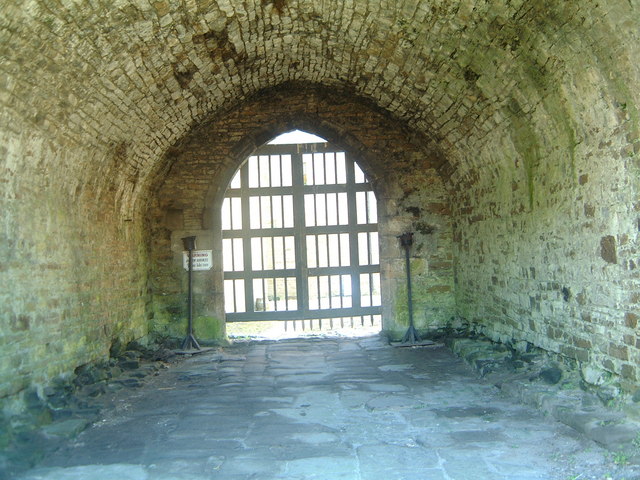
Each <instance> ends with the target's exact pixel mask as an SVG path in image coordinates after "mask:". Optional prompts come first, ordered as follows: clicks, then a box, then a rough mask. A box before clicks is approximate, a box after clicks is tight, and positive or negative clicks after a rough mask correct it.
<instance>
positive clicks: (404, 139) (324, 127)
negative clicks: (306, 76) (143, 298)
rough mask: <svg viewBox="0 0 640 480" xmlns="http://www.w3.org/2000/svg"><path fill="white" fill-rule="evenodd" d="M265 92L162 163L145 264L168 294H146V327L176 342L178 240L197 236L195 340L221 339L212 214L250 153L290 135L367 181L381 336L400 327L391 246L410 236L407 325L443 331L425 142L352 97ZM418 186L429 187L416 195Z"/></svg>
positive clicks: (434, 192)
mask: <svg viewBox="0 0 640 480" xmlns="http://www.w3.org/2000/svg"><path fill="white" fill-rule="evenodd" d="M269 93H270V94H269V95H267V94H264V95H261V96H259V97H257V98H255V99H254V100H253V101H252V102H249V103H247V104H245V105H244V106H243V107H242V108H241V109H240V110H237V111H232V112H230V113H229V114H228V115H226V116H224V117H223V118H219V119H218V120H217V121H215V122H212V123H209V124H206V125H204V126H202V127H200V128H198V129H197V130H195V131H194V132H193V133H192V134H191V135H190V136H189V137H187V139H185V141H184V142H183V143H182V144H181V146H180V149H179V150H176V151H174V152H173V153H172V158H171V159H169V160H168V161H169V163H171V164H172V167H171V171H170V173H169V174H168V175H167V177H166V179H165V180H164V182H163V184H162V185H161V186H160V187H159V189H158V193H159V195H158V199H157V202H156V206H155V207H154V217H155V219H156V220H157V224H156V228H157V230H156V232H157V235H159V237H158V236H156V233H154V237H156V240H155V241H154V247H155V251H154V252H153V257H154V268H155V272H156V273H154V278H156V279H158V280H160V281H162V282H163V284H164V286H166V287H167V290H168V289H170V293H169V292H166V293H164V294H163V291H162V289H156V290H155V292H154V314H153V317H154V318H153V319H152V328H153V329H154V330H156V331H158V332H164V333H165V334H169V335H176V336H179V335H180V334H181V329H182V326H181V322H182V320H181V318H182V317H183V316H184V315H183V312H182V310H183V307H182V305H183V304H184V300H183V298H184V285H183V283H184V280H182V279H181V278H182V277H184V273H183V272H181V271H179V269H178V268H177V265H178V261H179V257H180V255H181V249H182V247H181V244H180V242H179V239H180V238H181V237H182V236H185V235H197V236H199V238H201V239H202V241H203V243H202V246H201V247H200V248H210V249H212V250H213V254H214V265H213V269H212V270H211V271H209V272H197V273H196V278H195V282H194V285H195V293H196V334H197V335H199V337H200V338H202V337H203V336H207V335H213V334H215V336H216V337H217V338H221V337H223V336H224V318H225V311H224V283H223V265H222V250H221V247H222V236H221V220H222V219H221V216H220V206H221V205H222V201H223V199H224V193H225V190H226V187H227V185H228V184H229V182H230V181H231V179H232V177H233V175H234V174H235V172H236V170H237V168H238V167H239V165H240V164H241V163H242V161H244V160H245V159H246V158H247V157H248V156H250V155H251V154H252V153H253V152H254V151H255V150H256V148H257V147H258V146H259V145H262V144H264V143H266V142H267V141H269V140H270V139H271V138H273V137H275V136H276V135H278V134H280V133H283V132H285V131H288V130H291V129H294V128H300V129H301V130H305V131H309V132H312V133H315V134H318V135H320V136H321V137H323V138H325V139H327V140H328V141H330V142H331V143H333V144H336V145H338V146H340V147H341V148H343V149H344V150H345V151H348V152H349V154H350V155H351V156H352V157H353V158H354V160H356V161H357V162H358V164H359V165H360V166H361V167H362V169H363V171H364V173H365V174H366V175H367V177H368V178H369V179H370V180H371V184H372V185H373V189H374V191H375V194H376V196H377V198H378V224H379V241H380V269H381V277H382V285H381V287H382V292H383V297H382V323H383V330H385V331H386V332H387V333H389V335H391V336H395V337H398V336H401V335H402V334H403V333H404V331H405V330H406V326H407V321H408V316H407V304H406V277H405V271H404V257H403V251H402V250H401V248H400V246H399V244H398V240H397V236H398V235H400V234H401V233H403V232H405V231H407V230H412V231H415V232H416V246H415V249H414V251H413V254H412V256H413V259H412V272H413V274H414V278H413V281H414V282H415V285H417V286H419V287H418V288H416V290H417V291H418V292H420V294H419V295H418V296H417V297H416V298H414V308H415V311H416V312H417V313H416V324H417V326H418V328H419V329H421V330H437V329H439V328H443V327H445V326H446V325H448V324H449V322H450V320H451V318H452V317H453V316H454V310H453V270H452V263H451V257H450V248H451V224H450V220H449V218H448V205H447V202H446V192H445V190H444V187H443V183H442V180H441V177H440V173H439V172H438V168H440V167H442V162H441V161H439V160H438V158H439V157H438V156H437V154H436V153H435V152H434V151H430V150H427V149H425V146H424V145H425V144H428V142H425V141H424V139H422V140H423V141H422V143H420V142H416V143H414V141H415V140H416V138H415V137H414V136H413V134H411V133H410V132H407V131H406V130H404V129H403V128H402V127H401V125H400V124H398V123H396V122H394V121H393V120H392V119H390V118H389V117H386V116H385V115H384V114H382V113H381V112H380V111H378V110H376V109H375V108H372V107H371V106H370V105H368V104H367V103H366V102H363V101H359V100H355V101H354V98H353V97H350V98H347V97H343V96H341V95H340V94H338V93H336V92H328V91H326V90H324V89H319V88H300V89H299V90H297V89H293V90H287V91H286V92H285V91H280V90H276V91H272V92H269ZM418 165H419V166H420V167H418V168H417V169H416V167H417V166H418ZM424 185H429V188H428V189H426V190H425V189H424V188H421V187H422V186H424ZM162 236H164V238H160V237H162ZM162 250H163V251H164V252H165V253H163V251H162ZM167 251H169V252H172V253H171V255H169V256H167V254H166V252H167ZM163 257H164V258H163ZM165 281H166V283H165ZM158 286H161V287H162V286H163V285H160V283H159V284H158ZM212 292H213V293H212ZM198 312H199V313H198ZM212 325H214V327H211V326H212ZM203 332H205V333H204V335H203Z"/></svg>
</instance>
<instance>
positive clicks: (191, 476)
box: [21, 337, 640, 480]
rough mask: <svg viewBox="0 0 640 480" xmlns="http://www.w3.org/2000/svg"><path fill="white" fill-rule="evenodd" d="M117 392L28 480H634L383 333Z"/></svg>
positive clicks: (221, 359)
mask: <svg viewBox="0 0 640 480" xmlns="http://www.w3.org/2000/svg"><path fill="white" fill-rule="evenodd" d="M111 395H113V399H112V401H111V402H112V404H113V406H114V408H113V410H110V411H106V412H104V416H103V418H101V419H100V421H98V422H96V423H95V424H94V425H93V426H92V427H91V428H89V429H88V430H86V431H84V432H83V433H81V434H80V435H78V436H77V437H75V438H70V439H68V440H65V441H63V443H62V444H61V448H60V449H59V450H58V451H57V452H55V453H53V454H51V455H49V456H48V457H47V458H45V459H44V460H43V462H42V463H41V465H39V466H38V468H37V469H35V470H32V471H30V472H27V473H25V474H24V475H23V476H22V477H21V480H76V479H80V478H81V479H82V480H102V479H107V478H108V479H115V478H117V479H123V480H169V479H172V480H210V479H213V480H216V479H220V480H276V479H277V480H310V479H322V480H325V479H326V480H334V479H348V480H409V479H411V480H414V479H428V480H441V479H442V480H485V479H486V480H506V479H509V480H538V479H540V480H542V479H544V480H567V479H570V478H580V480H603V479H605V478H611V479H614V480H621V479H622V478H624V479H626V480H633V479H634V478H638V476H640V472H637V471H636V470H634V467H624V466H622V465H619V464H616V463H615V462H614V461H613V460H614V459H613V458H612V457H611V456H610V455H608V454H607V452H606V451H604V450H603V449H601V448H600V447H599V446H598V445H597V444H595V443H594V442H592V441H590V440H588V439H586V437H583V436H581V435H580V434H578V433H576V432H575V431H574V430H571V429H569V428H568V427H567V426H565V425H562V424H559V423H556V422H553V421H551V420H549V419H548V418H545V417H544V416H543V415H542V414H540V413H539V412H537V411H536V410H534V409H532V408H530V407H525V406H522V405H519V404H515V403H513V402H510V401H509V400H507V399H505V398H504V397H503V396H502V395H501V394H500V391H499V390H497V389H496V388H495V387H493V386H491V385H488V384H486V383H483V381H482V380H480V379H478V378H477V377H476V376H475V374H474V373H473V372H471V371H470V370H469V369H468V368H467V367H466V366H465V365H464V364H463V363H462V362H461V361H460V360H458V359H457V358H455V357H454V356H453V355H452V354H451V352H449V351H448V350H447V349H445V348H442V347H437V348H434V347H430V348H425V349H420V348H403V349H394V348H392V347H390V346H388V345H387V344H385V342H384V341H382V340H381V339H380V338H379V337H371V338H364V339H362V338H361V339H349V338H331V339H322V338H318V339H309V340H292V341H278V342H273V341H272V342H254V343H240V344H236V345H233V346H231V347H228V348H225V349H224V350H222V351H220V350H212V351H209V352H205V353H202V354H200V355H196V356H193V357H190V358H189V357H187V358H184V359H183V360H182V361H181V362H179V363H177V364H175V365H173V366H172V367H171V368H170V369H168V370H164V371H162V372H160V373H159V375H157V376H154V377H152V378H150V379H149V380H146V381H145V382H142V385H141V386H140V387H138V388H136V389H135V390H127V389H123V390H120V391H117V392H115V393H112V394H111ZM615 433H616V434H617V435H618V436H620V435H619V432H615ZM616 438H618V437H616ZM587 452H588V453H587ZM605 475H610V477H606V476H605ZM634 475H635V476H634Z"/></svg>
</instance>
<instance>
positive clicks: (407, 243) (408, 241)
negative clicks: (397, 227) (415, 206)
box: [398, 232, 420, 344]
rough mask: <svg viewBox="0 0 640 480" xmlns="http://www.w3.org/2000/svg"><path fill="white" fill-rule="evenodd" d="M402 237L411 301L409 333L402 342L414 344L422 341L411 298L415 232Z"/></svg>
mask: <svg viewBox="0 0 640 480" xmlns="http://www.w3.org/2000/svg"><path fill="white" fill-rule="evenodd" d="M398 238H399V239H400V245H402V246H403V247H404V252H405V263H406V270H407V301H408V302H409V305H408V306H409V329H408V330H407V333H405V334H404V337H402V340H401V343H404V344H414V343H417V342H419V341H420V337H419V336H418V332H416V328H415V326H414V324H413V302H412V299H411V262H410V259H409V250H411V245H413V232H407V233H403V234H402V235H400V236H399V237H398Z"/></svg>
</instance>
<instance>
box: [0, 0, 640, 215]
mask: <svg viewBox="0 0 640 480" xmlns="http://www.w3.org/2000/svg"><path fill="white" fill-rule="evenodd" d="M632 3H633V2H628V1H627V0H611V1H608V2H603V3H602V4H598V3H597V2H592V1H577V2H567V1H566V0H557V1H535V2H527V1H506V2H497V1H495V2H493V1H476V2H458V1H442V0H440V1H434V0H431V1H427V0H424V1H419V0H405V1H402V0H400V1H384V0H370V1H365V0H359V1H345V0H274V1H267V0H245V1H240V0H217V1H216V0H201V1H195V0H183V1H180V2H178V1H168V0H165V1H153V0H135V1H125V0H84V1H83V0H60V1H57V2H52V1H50V0H31V1H22V2H20V1H12V2H4V5H3V6H2V7H0V10H1V14H0V29H1V34H0V35H1V36H0V45H1V47H0V49H1V53H2V57H3V60H2V62H1V68H2V71H3V72H4V77H3V82H4V83H5V87H6V88H5V90H6V92H7V93H5V95H6V97H5V99H4V100H5V104H7V105H8V108H9V110H11V111H13V112H19V113H20V115H21V116H23V117H26V118H27V119H28V120H29V121H30V122H31V124H32V127H33V126H35V127H37V128H38V129H40V130H42V131H45V132H48V133H49V134H50V135H51V136H53V137H55V138H58V139H61V138H63V139H64V142H68V143H69V145H78V146H81V147H82V148H83V149H89V150H90V151H91V152H92V153H91V155H89V156H87V157H86V162H87V163H86V165H80V166H77V167H76V168H77V169H78V170H77V176H78V178H83V179H84V180H83V181H84V182H88V183H93V184H94V185H96V186H98V187H99V186H100V184H101V182H103V181H104V180H106V179H109V180H110V181H111V180H112V181H113V182H114V183H115V185H116V187H115V188H120V189H122V188H124V187H122V186H121V185H120V184H119V183H118V182H121V183H122V179H129V185H130V187H129V188H130V191H129V193H128V195H129V197H128V201H129V202H130V204H131V205H133V203H134V201H135V199H136V198H137V196H139V193H141V192H144V191H145V182H146V178H147V177H148V176H149V173H150V172H152V171H153V169H154V168H156V167H157V165H158V162H159V161H160V160H161V159H162V157H163V154H164V152H165V151H166V150H167V149H168V148H169V147H170V146H171V145H173V144H175V143H176V142H177V141H178V140H179V139H180V138H182V137H183V136H185V135H186V134H187V133H188V132H189V131H190V130H191V129H192V128H193V127H195V126H197V125H198V124H199V123H201V122H202V121H204V120H205V119H207V118H211V116H215V114H216V112H219V111H220V110H221V109H223V108H224V109H228V108H231V107H232V106H233V105H234V104H238V103H241V102H242V101H243V100H245V99H247V98H248V97H249V96H251V95H252V94H254V93H256V92H258V91H260V90H261V89H264V88H266V87H272V86H276V85H279V84H281V83H283V82H286V81H292V80H293V81H302V82H313V83H318V84H323V85H341V86H347V87H348V88H349V89H350V90H352V91H354V92H355V93H357V94H359V95H361V96H363V97H366V98H368V99H370V100H372V101H373V102H375V103H376V104H377V105H378V106H380V107H381V108H383V109H386V110H387V111H388V112H390V114H391V115H393V116H394V117H396V118H398V119H399V120H401V121H403V122H406V124H407V125H409V126H410V127H412V128H414V129H416V130H418V131H420V132H423V133H424V134H426V135H428V136H429V137H430V138H432V139H434V140H435V141H436V142H437V143H439V146H440V148H441V150H442V151H443V152H444V154H445V155H446V156H447V157H448V160H449V162H451V163H452V164H453V165H454V166H455V167H456V168H458V169H460V170H461V171H463V170H465V169H468V168H470V167H471V166H472V165H473V163H474V162H476V161H477V159H476V157H475V155H474V152H475V151H477V149H478V148H480V146H481V145H482V143H483V141H484V140H483V139H484V138H485V137H487V135H488V134H490V133H491V132H492V131H494V130H495V129H496V128H502V126H504V125H515V128H519V127H518V126H519V125H520V126H521V125H522V124H523V122H524V123H526V122H529V117H528V116H529V115H531V113H532V112H534V111H535V110H537V109H545V110H546V111H547V113H548V115H549V118H550V126H549V127H548V128H549V129H550V131H555V132H559V134H558V135H560V136H561V137H562V139H561V141H560V142H559V143H560V144H562V142H565V143H568V144H571V143H577V142H579V141H580V135H581V132H579V131H577V129H576V124H578V123H580V120H579V118H578V117H579V115H582V113H581V112H582V111H583V110H585V109H586V108H587V107H585V106H584V105H581V100H580V98H581V95H582V92H581V89H583V88H584V89H586V90H590V91H591V90H594V89H597V88H602V90H603V95H610V96H611V97H613V98H615V99H617V101H619V102H620V103H625V105H626V104H627V103H628V104H629V105H630V106H631V105H637V103H638V102H637V101H636V100H637V96H638V93H637V91H634V89H633V88H631V87H630V86H629V85H631V84H632V81H633V80H634V79H637V78H638V66H637V62H633V61H632V59H633V51H632V50H631V49H633V48H636V47H634V46H633V45H634V44H637V43H638V31H639V30H640V29H639V28H638V26H639V25H638V24H639V21H638V19H637V15H635V16H634V15H633V12H634V10H633V6H632ZM636 8H637V6H636ZM636 13H637V12H636ZM596 85H600V86H599V87H596ZM633 111H634V112H636V111H635V110H633ZM5 118H6V117H5ZM522 119H524V120H522ZM558 119H561V120H558ZM527 128H529V127H527ZM527 128H524V131H529V130H528V129H527ZM532 128H534V129H535V128H537V127H535V126H534V127H532ZM114 159H115V160H114ZM132 179H133V180H132ZM125 183H126V182H125Z"/></svg>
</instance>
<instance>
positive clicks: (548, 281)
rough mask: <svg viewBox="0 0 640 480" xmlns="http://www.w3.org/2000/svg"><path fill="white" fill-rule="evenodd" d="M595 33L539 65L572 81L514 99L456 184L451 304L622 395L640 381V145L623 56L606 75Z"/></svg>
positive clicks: (600, 34) (492, 331) (632, 78)
mask: <svg viewBox="0 0 640 480" xmlns="http://www.w3.org/2000/svg"><path fill="white" fill-rule="evenodd" d="M570 24H571V22H569V25H570ZM592 27H593V32H592V35H591V37H590V39H589V42H590V43H589V44H588V45H584V46H582V54H581V55H580V57H579V58H572V57H570V56H569V55H568V53H567V50H566V49H567V48H569V47H570V42H566V43H558V44H556V45H553V46H552V47H550V50H549V51H548V52H547V56H548V59H549V62H551V61H553V59H557V58H564V59H565V63H564V64H563V68H564V69H566V70H568V71H571V72H572V73H571V75H561V76H559V77H560V78H556V80H555V82H554V85H555V87H554V88H553V89H550V88H548V86H549V83H548V82H550V78H547V79H546V80H545V82H546V83H544V84H540V85H539V87H538V88H537V89H534V90H531V92H530V95H529V96H528V97H527V98H518V99H516V98H513V99H512V107H511V109H512V111H511V117H510V119H509V122H508V123H504V124H502V125H499V126H497V128H496V130H495V131H494V132H493V133H492V134H491V135H489V136H487V137H486V138H485V140H484V142H483V143H482V145H480V144H476V149H477V154H476V155H475V157H474V159H473V160H471V161H470V162H469V164H471V163H473V164H475V165H477V167H476V166H474V167H472V168H469V169H466V170H465V172H464V173H463V172H462V170H459V171H458V172H456V176H455V179H454V184H455V185H456V188H454V189H453V197H452V205H453V206H454V207H453V210H454V217H455V220H454V222H455V223H454V244H455V247H454V252H455V253H454V255H455V264H456V302H457V306H458V312H459V314H460V315H461V317H463V318H464V319H466V320H467V321H469V322H471V324H472V327H473V328H474V329H475V330H477V331H480V332H482V333H485V334H486V335H488V336H489V337H491V338H493V339H495V340H499V341H502V342H507V343H512V344H517V343H518V342H522V341H524V342H530V343H531V344H533V345H535V346H538V347H542V348H544V349H547V350H549V351H551V352H556V353H559V354H561V355H562V356H564V357H565V358H567V359H570V360H573V361H575V362H577V363H578V365H579V366H580V367H581V369H582V372H583V376H584V379H585V380H586V381H587V382H588V383H593V384H602V383H604V382H615V383H618V384H619V385H620V386H621V387H622V388H623V389H624V390H627V391H630V390H632V389H634V388H635V386H636V385H637V381H638V379H639V378H640V372H639V371H638V367H637V366H638V364H639V362H640V350H639V347H640V343H639V342H638V339H637V319H638V314H639V312H640V295H639V294H638V292H639V291H640V267H639V265H640V249H639V248H638V244H639V242H638V240H639V238H640V233H639V232H640V201H639V198H640V189H639V188H640V183H639V179H640V162H639V160H638V152H639V151H640V136H639V128H638V127H639V125H638V110H637V105H638V99H637V94H632V93H631V92H630V91H629V90H628V88H627V87H626V85H628V84H634V83H635V84H637V83H638V80H639V76H638V71H637V68H636V67H635V66H633V65H632V64H631V63H630V61H629V58H628V57H625V56H620V57H618V59H617V62H618V63H617V64H616V65H615V66H614V65H612V64H611V58H610V55H609V54H607V53H606V51H609V52H611V51H615V50H616V45H615V44H614V43H613V41H612V40H613V38H614V37H613V32H610V31H609V34H608V35H607V34H605V32H607V31H608V26H607V25H603V24H602V23H601V22H595V23H594V24H592ZM574 48H577V47H576V46H575V45H574ZM480 57H481V58H479V59H478V60H477V61H478V62H482V61H491V54H490V53H488V54H486V56H485V58H482V55H481V56H480ZM570 58H571V60H568V59H570ZM513 75H514V78H515V79H516V80H517V81H520V80H523V81H524V80H525V79H526V77H527V75H529V73H527V72H523V71H518V69H517V68H516V69H514V72H513ZM483 164H484V165H486V167H483V166H482V165H483Z"/></svg>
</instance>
